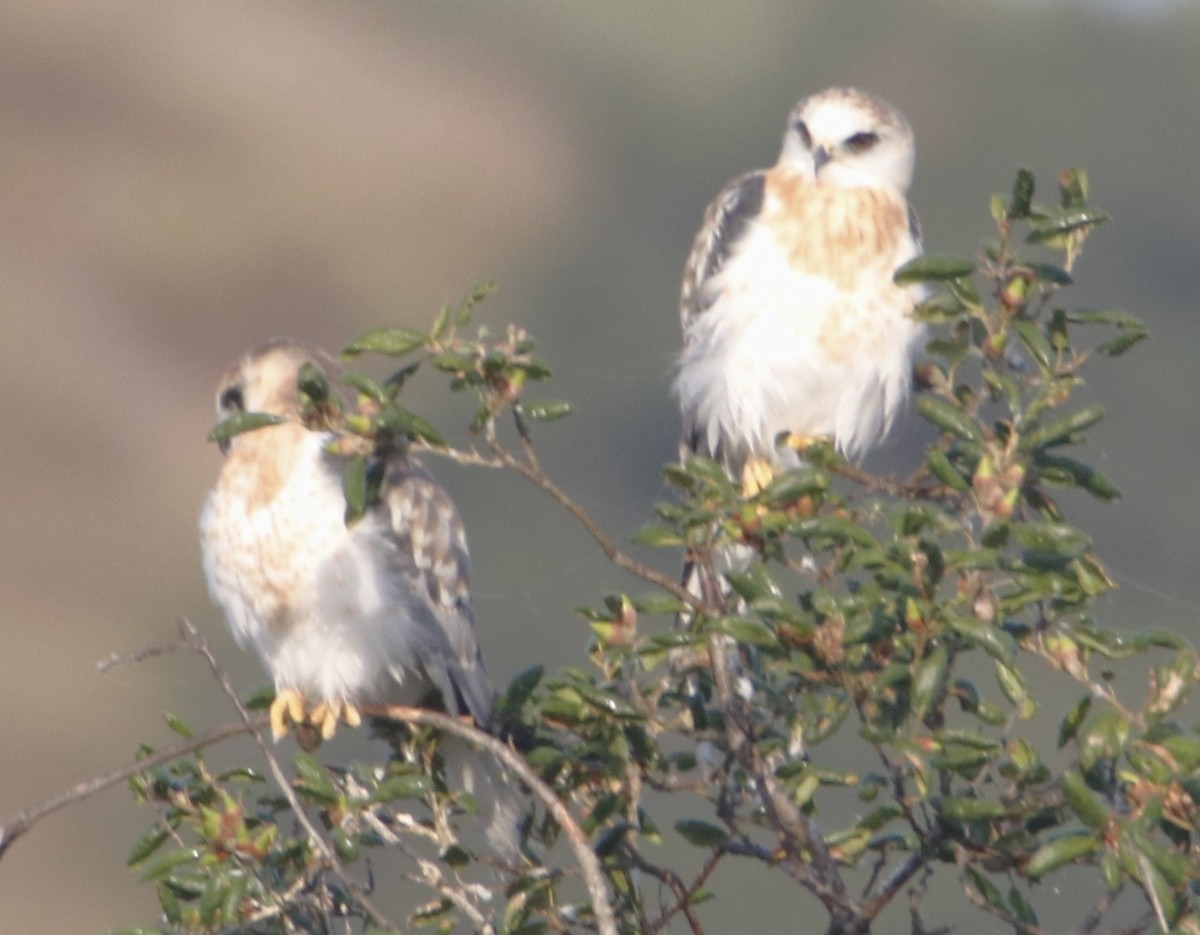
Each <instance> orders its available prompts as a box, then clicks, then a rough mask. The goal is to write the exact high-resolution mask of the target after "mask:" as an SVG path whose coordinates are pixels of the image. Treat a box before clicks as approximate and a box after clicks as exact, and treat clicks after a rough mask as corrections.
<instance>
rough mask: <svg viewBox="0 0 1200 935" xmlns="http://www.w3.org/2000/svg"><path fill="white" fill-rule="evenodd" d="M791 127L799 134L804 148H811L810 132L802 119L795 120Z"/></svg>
mask: <svg viewBox="0 0 1200 935" xmlns="http://www.w3.org/2000/svg"><path fill="white" fill-rule="evenodd" d="M792 127H793V129H795V131H796V133H798V134H799V136H800V142H801V143H803V144H804V148H805V149H812V134H811V133H809V132H808V126H807V125H806V124H805V123H804V121H803V120H797V121H796V122H795V123H794V124H792Z"/></svg>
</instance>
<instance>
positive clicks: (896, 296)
mask: <svg viewBox="0 0 1200 935" xmlns="http://www.w3.org/2000/svg"><path fill="white" fill-rule="evenodd" d="M736 260H737V262H733V259H732V258H731V260H730V262H729V263H728V264H727V267H726V270H727V271H726V272H722V273H720V274H718V276H717V277H714V279H713V280H712V282H711V283H710V287H711V288H712V289H713V290H714V291H715V293H716V295H717V298H716V300H715V302H713V304H712V305H711V306H710V307H709V308H708V309H706V310H705V311H704V312H702V313H701V314H699V315H698V316H696V318H695V319H694V320H693V321H692V322H691V324H690V326H689V333H688V334H687V338H686V343H685V346H684V351H683V354H682V356H681V358H680V366H679V374H678V377H677V379H676V390H677V392H678V393H679V396H680V401H681V405H682V409H683V412H684V420H685V424H687V425H690V426H692V427H694V428H695V429H697V430H698V432H697V434H698V436H699V440H700V441H701V443H702V444H703V445H705V446H707V449H708V452H709V453H715V452H718V451H720V452H722V453H723V454H724V456H725V457H726V458H727V459H731V460H734V461H736V460H739V459H741V458H743V457H745V456H746V455H748V454H751V453H754V454H759V455H764V456H765V455H769V454H770V453H771V452H772V451H773V449H774V443H775V439H776V437H777V436H778V435H779V434H780V433H783V432H790V433H794V434H797V435H803V436H824V437H828V438H830V439H832V441H833V442H834V443H835V444H836V445H837V447H838V448H839V449H841V450H842V451H843V452H845V453H846V454H847V455H849V456H850V457H852V458H857V457H860V456H861V455H862V454H863V453H864V452H865V451H866V449H867V448H869V447H870V446H871V445H872V444H874V443H875V442H876V441H877V440H878V439H879V438H880V437H881V436H882V435H883V434H884V433H885V432H886V431H887V428H888V427H889V426H890V423H891V421H892V419H893V417H894V415H895V413H896V411H897V410H898V409H899V407H900V406H901V404H902V403H903V400H904V398H905V396H906V394H907V390H908V384H909V380H910V378H911V377H910V361H911V355H912V346H913V344H914V342H915V340H916V337H917V335H918V334H919V327H918V325H917V324H916V323H915V322H914V320H913V318H912V314H911V309H912V304H913V298H914V297H913V296H912V295H911V294H910V293H908V292H906V291H905V290H902V289H899V288H897V287H895V286H892V285H891V282H890V278H891V271H890V270H879V271H869V272H867V273H865V274H864V276H863V281H864V283H867V284H869V285H868V286H866V287H862V288H857V289H854V290H846V289H842V288H838V287H837V286H836V285H835V284H834V283H833V282H831V281H830V280H828V279H826V278H823V277H819V276H813V275H808V274H805V273H803V272H798V271H796V270H795V269H793V268H792V267H791V266H790V265H789V263H788V262H787V261H786V259H785V257H784V255H783V253H782V251H780V250H779V249H778V248H777V247H776V246H775V245H774V244H773V242H771V241H770V240H769V237H768V236H767V235H766V234H765V233H763V232H762V231H761V230H760V231H758V232H755V233H753V234H751V235H750V236H749V237H748V238H747V242H746V244H745V246H744V247H743V248H742V250H741V251H740V252H739V253H738V254H737V256H736ZM729 270H734V271H736V277H735V276H734V275H731V273H730V272H728V271H729ZM881 284H882V285H881Z"/></svg>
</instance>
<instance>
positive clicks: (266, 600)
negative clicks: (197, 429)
mask: <svg viewBox="0 0 1200 935" xmlns="http://www.w3.org/2000/svg"><path fill="white" fill-rule="evenodd" d="M306 364H311V365H313V367H315V368H316V370H317V372H318V373H319V374H320V375H321V376H322V377H324V380H325V381H326V382H327V384H328V385H329V386H330V388H331V389H332V391H333V392H336V391H337V388H336V381H337V379H338V377H339V375H340V373H341V367H340V365H339V364H338V363H337V361H335V360H334V359H333V358H332V357H330V356H329V355H328V354H326V353H325V352H324V351H322V350H320V349H319V348H316V347H312V346H309V345H305V344H300V343H297V342H293V341H284V340H277V341H272V342H270V343H267V344H265V345H263V346H262V347H259V348H257V349H256V350H253V351H251V352H250V353H248V354H246V355H245V356H244V357H242V359H241V360H239V361H238V362H237V363H236V364H235V365H234V366H233V367H232V368H231V369H230V370H229V371H228V372H227V373H226V374H225V376H224V377H222V379H221V382H220V385H219V386H218V388H217V414H218V417H220V418H222V419H224V418H227V417H231V416H236V415H238V414H242V413H262V414H265V415H267V416H271V417H274V421H276V422H277V424H268V425H265V426H262V427H260V428H255V429H253V430H251V431H245V432H242V433H241V434H237V435H235V436H233V437H232V438H230V439H228V440H227V441H225V442H222V449H223V451H224V453H225V461H224V463H223V464H222V466H221V472H220V475H219V477H218V479H217V483H216V486H215V487H214V488H213V490H212V492H211V493H210V494H209V496H208V499H207V501H206V502H205V504H204V509H203V512H202V514H201V517H200V539H201V546H202V552H203V558H204V571H205V575H206V576H207V579H208V587H209V591H210V593H211V594H212V596H213V598H214V599H215V600H216V602H217V603H218V604H220V605H221V608H222V609H223V610H224V612H225V617H226V619H227V621H228V623H229V627H230V629H231V630H232V631H233V634H234V636H235V637H236V638H237V640H238V642H239V643H241V644H242V645H248V646H252V647H253V648H254V649H255V651H256V652H257V653H258V655H259V657H260V658H261V659H262V661H263V664H264V665H265V666H266V668H267V670H268V672H270V674H271V676H272V678H273V679H274V682H275V690H276V697H275V701H274V703H273V704H272V705H271V717H270V721H271V728H272V732H273V733H274V734H275V737H276V739H279V738H280V737H282V736H283V735H285V734H286V732H287V728H288V722H289V721H291V722H294V723H296V724H301V723H305V722H309V723H312V724H313V725H314V726H316V727H317V728H319V729H320V731H321V733H322V735H323V736H325V737H327V738H328V737H330V736H332V735H333V733H334V731H335V729H336V727H337V724H338V722H339V721H345V722H346V723H347V724H349V725H351V726H356V725H357V724H358V723H359V722H360V715H359V710H358V706H359V705H362V704H368V703H376V704H398V705H428V704H430V703H435V704H438V705H440V706H441V707H444V708H445V709H446V710H447V711H448V712H449V713H451V714H456V715H469V716H470V717H472V718H473V719H474V720H475V722H476V723H477V724H478V725H479V726H481V727H487V725H488V722H489V719H490V717H491V711H492V701H493V693H492V688H491V684H490V682H489V680H488V676H487V672H486V671H485V670H484V666H483V660H482V659H481V657H480V653H479V645H478V643H477V642H476V637H475V620H474V616H473V613H472V609H471V595H470V589H469V582H468V570H469V564H470V560H469V557H468V552H467V541H466V534H465V532H464V529H463V524H462V521H461V520H460V518H459V515H458V511H457V510H456V509H455V506H454V503H453V502H452V501H451V499H450V496H449V494H447V493H446V491H445V490H444V489H443V488H442V487H441V486H440V485H439V484H438V483H437V481H436V480H434V478H433V476H432V475H431V474H430V473H429V472H428V471H426V470H425V469H424V468H423V467H422V466H421V465H420V464H419V463H417V462H416V461H415V460H413V459H412V458H411V457H409V456H408V455H407V454H405V453H403V452H399V451H396V452H391V453H389V454H387V455H386V460H385V462H384V463H383V464H382V465H381V469H382V474H381V481H380V486H379V491H378V496H377V497H376V498H375V499H374V500H373V501H372V502H371V503H370V504H369V505H368V507H367V509H366V511H365V513H364V514H363V515H362V516H361V517H359V518H357V519H355V520H354V521H352V522H347V519H346V513H347V510H346V497H345V494H344V493H343V477H342V475H343V470H344V468H345V465H346V461H347V458H346V457H345V456H344V455H339V454H337V453H336V452H331V451H330V450H329V443H330V442H331V441H332V440H333V438H334V435H333V434H332V433H331V432H330V431H328V429H327V428H325V427H323V426H322V425H321V424H320V421H321V420H320V419H316V420H314V419H313V418H312V417H311V416H312V413H311V411H306V407H305V405H304V401H303V397H302V394H301V390H300V388H299V383H300V378H301V372H302V368H304V367H305V365H306ZM309 409H311V407H309ZM442 750H443V756H444V758H445V759H446V761H447V770H448V772H450V771H454V772H456V773H457V774H458V781H459V783H460V785H466V786H467V791H470V792H472V793H474V794H475V795H476V797H477V798H478V799H480V804H481V808H486V803H485V802H484V798H485V797H486V796H483V795H481V793H483V792H485V791H486V790H482V789H478V788H474V789H473V788H470V786H471V784H472V783H474V784H475V785H477V786H478V785H480V784H485V783H486V784H492V782H493V779H494V777H493V776H492V775H490V773H491V772H493V771H495V770H496V769H497V767H495V766H494V765H492V767H491V769H488V768H484V769H483V770H482V771H481V770H479V769H472V768H471V766H470V760H471V757H472V756H475V754H473V753H472V751H470V750H469V749H467V748H466V746H465V744H464V743H463V742H462V741H457V740H455V739H454V738H446V739H445V740H444V741H443V744H442ZM478 756H482V754H479V755H478ZM452 760H456V761H462V762H459V763H458V766H457V768H454V769H453V770H452V764H451V761H452ZM498 775H500V774H498ZM510 799H511V797H510ZM492 800H493V806H494V800H495V797H494V796H493V797H492ZM508 806H512V807H511V808H508V811H509V812H514V811H515V799H511V801H508V802H506V807H508ZM493 811H494V812H495V811H496V809H495V807H493ZM515 819H516V816H515V814H508V813H506V814H499V813H496V814H493V815H486V814H485V816H484V820H485V827H487V828H488V831H489V838H492V837H493V835H496V836H498V839H501V840H503V842H504V845H505V846H507V845H508V844H509V841H508V840H507V839H508V838H511V836H512V835H513V833H514V832H515V827H516V824H515ZM493 843H496V841H495V840H494V841H493Z"/></svg>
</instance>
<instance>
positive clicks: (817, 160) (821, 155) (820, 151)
mask: <svg viewBox="0 0 1200 935" xmlns="http://www.w3.org/2000/svg"><path fill="white" fill-rule="evenodd" d="M832 159H833V153H831V152H830V151H829V150H828V149H826V148H825V147H824V146H818V147H817V148H816V149H814V150H813V172H815V173H816V174H818V175H820V173H821V169H822V167H824V165H825V163H827V162H829V161H830V160H832Z"/></svg>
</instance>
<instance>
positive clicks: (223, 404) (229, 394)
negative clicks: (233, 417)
mask: <svg viewBox="0 0 1200 935" xmlns="http://www.w3.org/2000/svg"><path fill="white" fill-rule="evenodd" d="M217 408H218V409H220V411H221V412H244V411H245V409H246V400H245V398H244V397H243V396H242V388H241V387H240V386H231V387H229V389H227V390H226V391H225V392H224V393H222V394H221V398H220V399H218V400H217Z"/></svg>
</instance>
